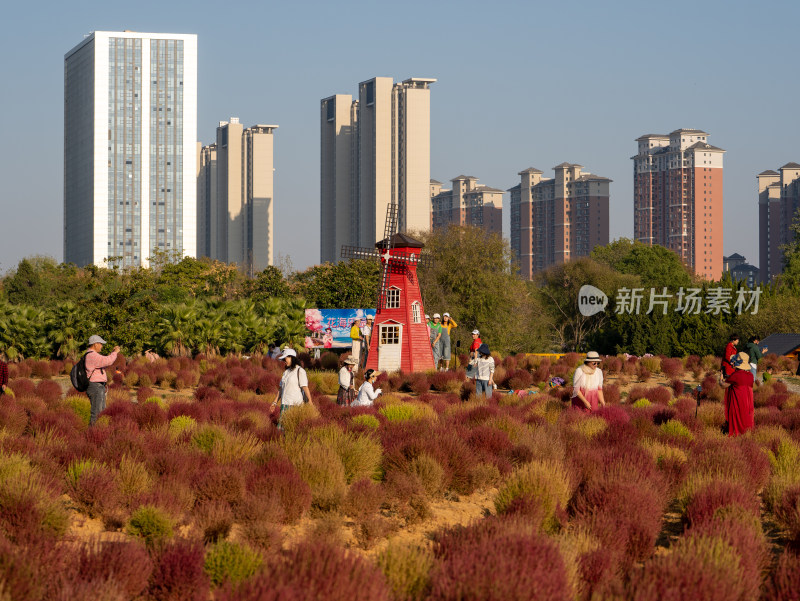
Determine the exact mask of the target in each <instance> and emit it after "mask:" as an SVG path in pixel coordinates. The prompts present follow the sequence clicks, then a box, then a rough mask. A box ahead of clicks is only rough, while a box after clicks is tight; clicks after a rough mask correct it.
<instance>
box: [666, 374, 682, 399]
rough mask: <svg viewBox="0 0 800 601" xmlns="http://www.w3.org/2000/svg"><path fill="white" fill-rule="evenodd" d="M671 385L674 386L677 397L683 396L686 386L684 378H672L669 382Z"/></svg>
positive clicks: (673, 389)
mask: <svg viewBox="0 0 800 601" xmlns="http://www.w3.org/2000/svg"><path fill="white" fill-rule="evenodd" d="M669 385H670V388H672V393H673V394H674V395H675V396H676V397H679V396H681V395H682V394H683V387H684V385H683V380H679V379H678V378H675V379H674V380H672V381H671V382H670V383H669Z"/></svg>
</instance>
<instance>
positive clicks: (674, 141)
mask: <svg viewBox="0 0 800 601" xmlns="http://www.w3.org/2000/svg"><path fill="white" fill-rule="evenodd" d="M636 141H637V142H638V145H639V146H638V148H639V152H638V154H637V155H636V156H634V157H631V158H632V159H633V237H634V239H635V240H638V241H639V242H643V243H645V244H660V245H661V246H664V247H666V248H668V249H670V250H671V251H673V252H675V253H676V254H677V255H678V256H679V257H680V258H681V260H682V261H683V262H684V263H685V264H686V265H688V266H689V267H690V268H691V269H692V270H693V271H694V273H696V274H697V275H700V276H702V277H704V278H707V279H710V280H718V279H719V278H720V276H721V275H722V235H723V228H722V156H723V154H724V153H725V151H724V150H722V149H721V148H717V147H716V146H712V145H711V144H709V143H708V134H707V133H706V132H704V131H701V130H699V129H677V130H675V131H673V132H672V133H671V134H669V135H666V136H664V135H659V134H648V135H645V136H641V137H640V138H637V140H636Z"/></svg>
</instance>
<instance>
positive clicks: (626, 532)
mask: <svg viewBox="0 0 800 601" xmlns="http://www.w3.org/2000/svg"><path fill="white" fill-rule="evenodd" d="M574 505H575V512H576V517H575V522H576V523H579V524H582V525H584V526H586V527H587V528H588V529H589V530H590V532H591V533H592V534H593V535H594V536H596V537H597V539H598V540H599V541H600V542H601V544H602V545H603V546H604V548H606V549H607V551H608V553H610V554H611V556H612V557H613V558H614V559H615V560H616V561H617V562H621V564H622V565H623V566H624V568H625V569H626V570H627V569H629V568H630V567H631V566H632V565H633V564H634V563H635V562H637V561H642V560H644V559H647V558H648V557H649V556H650V555H651V554H652V553H653V550H654V548H655V547H654V545H655V542H656V538H657V537H658V533H659V532H660V531H661V517H662V513H663V510H664V505H665V502H664V497H663V495H661V494H660V493H659V492H658V491H656V490H654V489H653V488H650V487H648V486H647V485H645V484H643V483H641V482H626V481H623V480H618V481H611V482H604V483H600V484H599V485H595V486H590V487H587V489H586V490H584V491H582V492H581V493H580V494H579V495H578V497H577V498H576V500H575V503H574Z"/></svg>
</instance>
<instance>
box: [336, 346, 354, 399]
mask: <svg viewBox="0 0 800 601" xmlns="http://www.w3.org/2000/svg"><path fill="white" fill-rule="evenodd" d="M357 364H358V361H357V360H356V358H355V357H353V355H350V356H348V357H347V358H346V359H345V360H344V365H342V369H340V370H339V392H338V393H337V395H336V404H337V405H343V406H345V407H347V406H349V405H350V403H352V402H353V399H354V398H355V396H356V387H355V375H354V374H353V369H355V365H357Z"/></svg>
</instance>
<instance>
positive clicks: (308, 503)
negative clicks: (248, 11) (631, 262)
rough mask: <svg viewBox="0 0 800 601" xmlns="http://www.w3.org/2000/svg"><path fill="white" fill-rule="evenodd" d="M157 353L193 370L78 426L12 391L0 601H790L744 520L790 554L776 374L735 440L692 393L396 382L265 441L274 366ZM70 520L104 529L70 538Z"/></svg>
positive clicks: (793, 458)
mask: <svg viewBox="0 0 800 601" xmlns="http://www.w3.org/2000/svg"><path fill="white" fill-rule="evenodd" d="M578 360H579V358H578ZM176 361H178V363H177V364H174V365H169V363H168V364H167V367H168V369H170V370H172V371H175V370H174V369H173V368H174V367H179V369H178V370H177V371H192V372H193V373H196V374H197V383H198V385H199V386H198V387H197V388H196V389H193V391H192V396H191V397H190V396H188V395H182V396H171V397H169V398H168V399H164V398H161V397H160V396H157V395H156V394H155V392H154V391H153V390H152V389H148V387H139V388H138V389H134V388H133V387H130V386H129V385H126V383H125V377H127V376H128V375H129V374H130V373H135V370H137V369H141V370H143V372H144V370H145V368H147V367H148V365H146V364H144V363H143V362H140V361H138V360H137V361H132V362H131V363H130V364H128V365H125V366H123V369H124V373H122V374H120V381H118V382H117V383H116V384H114V386H113V387H112V389H111V390H110V393H109V407H108V409H107V410H106V411H105V412H104V413H103V414H102V416H101V418H100V420H99V422H98V424H97V425H96V426H95V427H93V428H91V429H90V428H88V400H87V399H86V397H85V396H83V395H75V394H71V393H70V394H67V395H65V394H64V393H63V392H62V390H61V387H60V386H59V384H58V383H57V382H56V381H54V380H47V379H43V380H40V381H38V382H36V381H33V380H30V379H27V378H24V377H18V378H15V379H14V380H13V381H12V382H11V385H10V388H11V390H12V391H13V396H12V395H9V398H5V399H4V402H3V403H2V404H1V405H0V483H1V484H0V582H2V583H3V584H2V587H3V588H2V590H3V594H6V595H8V596H9V597H10V598H13V599H58V598H67V596H70V597H73V598H74V597H75V596H76V595H77V596H78V598H84V597H89V596H92V597H97V596H98V595H99V596H100V597H101V598H109V599H127V598H135V597H137V596H142V597H146V598H150V599H178V600H181V599H207V598H209V595H210V593H211V591H213V594H214V598H215V599H245V600H246V599H273V598H274V599H294V598H298V599H312V598H314V599H316V598H326V599H345V598H347V599H467V598H475V599H478V598H480V599H530V598H536V599H538V598H541V599H567V598H569V599H576V598H577V599H590V598H608V597H615V598H623V599H654V598H657V597H664V598H667V599H678V598H709V599H717V598H719V599H733V598H736V599H758V598H759V597H760V596H761V597H763V598H766V599H789V598H792V597H791V595H792V594H795V593H796V590H797V585H798V584H800V582H798V580H800V571H798V568H800V562H799V561H798V559H797V557H796V556H795V555H794V554H793V552H792V551H791V550H786V551H785V552H783V553H782V554H781V558H780V560H779V561H778V563H777V564H774V563H773V562H772V560H771V555H770V546H769V544H768V543H767V540H766V537H765V534H764V531H763V527H762V523H763V519H764V516H763V515H762V511H767V512H769V514H770V516H771V518H772V519H774V520H775V522H776V523H777V524H778V526H779V528H780V529H781V531H782V532H784V533H785V534H784V537H785V538H784V540H782V541H781V542H782V544H783V545H784V546H787V547H788V546H789V545H790V544H793V545H797V544H800V505H799V504H798V500H800V471H798V470H797V468H796V466H797V463H798V459H800V406H798V404H797V400H798V399H797V397H796V396H793V395H791V394H789V393H788V391H787V390H786V387H785V386H783V385H782V384H781V383H779V382H777V383H772V384H767V385H764V386H762V387H760V388H759V389H758V390H757V392H756V405H757V409H756V414H755V421H756V428H755V430H754V432H753V433H752V434H751V435H748V436H745V437H740V438H736V439H729V438H727V437H724V436H723V435H722V434H721V433H720V429H719V426H720V425H721V423H722V421H723V419H724V417H723V412H722V408H721V405H720V404H719V403H718V402H715V401H714V400H713V398H711V397H712V396H713V394H714V393H713V391H711V390H709V391H708V392H709V394H708V396H707V398H702V399H701V403H700V405H699V407H698V406H697V404H696V401H695V399H694V398H692V397H690V396H687V395H684V394H681V393H678V392H677V391H676V390H674V387H673V388H667V387H663V386H662V387H650V388H647V387H644V388H643V390H640V391H637V392H635V393H634V391H631V394H630V395H629V398H630V399H633V398H634V397H638V398H635V400H633V402H631V403H626V404H624V405H620V404H617V401H618V400H619V399H618V395H619V391H618V389H617V390H616V391H615V390H614V389H613V388H611V387H609V388H608V389H607V391H606V392H607V394H606V397H607V399H608V400H609V401H610V404H609V406H607V407H605V408H603V409H601V410H600V411H598V412H597V413H596V414H593V415H586V414H584V413H581V412H578V411H574V410H571V409H568V408H567V406H566V405H565V403H564V402H563V401H564V400H566V399H565V397H566V396H567V395H568V391H563V390H562V391H559V390H557V389H552V390H551V391H549V392H550V394H532V395H517V394H501V393H495V395H494V396H493V398H492V399H490V400H486V401H484V400H476V399H474V398H473V397H472V396H470V395H466V396H464V394H463V391H462V390H461V388H459V390H458V391H456V390H452V391H450V392H422V393H421V394H419V395H418V396H416V397H410V396H407V395H405V394H404V393H403V392H400V391H401V390H403V389H404V388H405V387H406V386H407V385H408V384H407V381H410V379H411V378H412V376H404V375H401V374H398V375H394V376H391V377H390V378H387V382H388V381H389V380H390V379H391V378H395V381H394V383H391V382H390V384H389V385H390V387H392V389H394V386H395V385H397V390H398V391H397V392H388V393H387V394H386V395H384V397H382V398H381V399H380V400H379V402H378V403H376V405H375V406H374V407H368V408H342V407H338V406H337V405H335V403H333V402H332V401H331V400H330V399H329V398H328V396H327V395H326V394H324V392H323V391H322V390H321V385H320V384H319V383H316V384H315V385H314V386H312V398H313V403H310V404H307V405H303V406H301V407H299V408H297V409H293V410H291V411H289V412H288V413H286V414H285V416H284V424H283V425H284V433H280V432H279V431H278V430H277V428H276V418H277V415H276V414H275V413H274V412H273V411H272V410H271V407H270V402H269V401H271V400H272V394H271V391H272V384H270V383H269V382H267V383H266V384H264V387H263V388H260V386H261V384H259V382H261V380H262V379H264V378H269V379H270V381H272V380H273V379H274V377H276V376H277V375H278V374H279V373H280V371H279V369H280V366H279V365H278V364H274V362H271V361H270V360H245V359H239V358H235V357H228V358H226V359H218V360H206V359H200V360H197V361H191V360H188V359H185V360H184V359H182V360H176ZM201 361H206V364H205V365H202V366H201ZM150 365H151V366H153V365H154V366H155V367H158V365H157V364H150ZM513 369H518V367H517V366H514V368H513ZM525 369H529V366H526V367H525ZM177 371H176V373H177ZM328 375H330V374H328ZM430 377H431V379H433V375H431V376H430ZM445 381H447V380H445ZM662 391H666V394H665V392H662ZM565 392H566V394H565ZM614 392H616V398H615V396H614ZM667 395H668V396H667ZM134 399H135V401H136V402H134ZM464 399H466V402H465V401H464ZM475 493H480V494H481V495H489V498H490V499H491V501H492V503H491V512H490V513H491V515H489V516H487V517H486V518H485V519H482V520H479V521H477V522H475V523H472V524H470V525H466V526H461V527H455V528H445V529H440V530H437V531H435V532H434V533H433V535H432V540H430V541H428V542H425V541H424V540H421V539H409V538H407V537H394V536H393V535H394V534H395V533H397V532H399V531H400V530H403V529H406V528H407V527H408V526H410V525H413V524H416V523H420V522H426V523H429V522H427V521H428V520H430V519H431V518H434V517H435V514H436V507H437V504H438V503H440V502H442V501H444V500H445V499H446V500H448V501H450V502H453V501H455V500H457V499H459V498H461V497H464V496H469V495H472V494H475ZM65 499H69V501H68V502H65ZM762 507H763V510H762ZM668 509H669V510H671V511H674V512H675V513H677V514H678V515H679V524H678V525H677V527H676V528H675V531H674V532H669V531H668V530H667V531H665V529H664V528H663V517H664V514H665V512H666V511H667V510H668ZM76 511H77V512H78V513H80V514H83V515H85V516H86V517H88V518H90V519H94V520H97V523H99V524H102V527H103V529H104V530H106V531H107V537H111V538H107V537H104V538H98V539H93V540H89V541H86V540H85V539H82V538H81V537H79V536H77V533H76V531H75V530H74V529H73V528H72V527H71V526H70V524H71V521H72V520H74V519H75V517H74V515H75V512H76ZM345 523H347V524H348V525H347V526H345V525H344V524H345ZM298 524H301V525H302V528H301V529H300V531H301V532H303V533H304V534H303V535H302V536H300V538H299V540H298V539H297V538H287V537H288V533H289V532H290V529H297V528H299V526H298ZM660 538H661V540H659V539H660ZM387 540H388V542H387ZM657 545H660V546H664V547H666V550H665V551H664V552H661V553H658V554H656V553H655V551H656V548H657ZM365 551H366V552H368V555H367V556H365V555H364V552H365ZM65 574H70V575H72V574H75V575H77V576H74V577H73V576H70V577H69V578H67V577H65V576H64V575H65Z"/></svg>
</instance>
